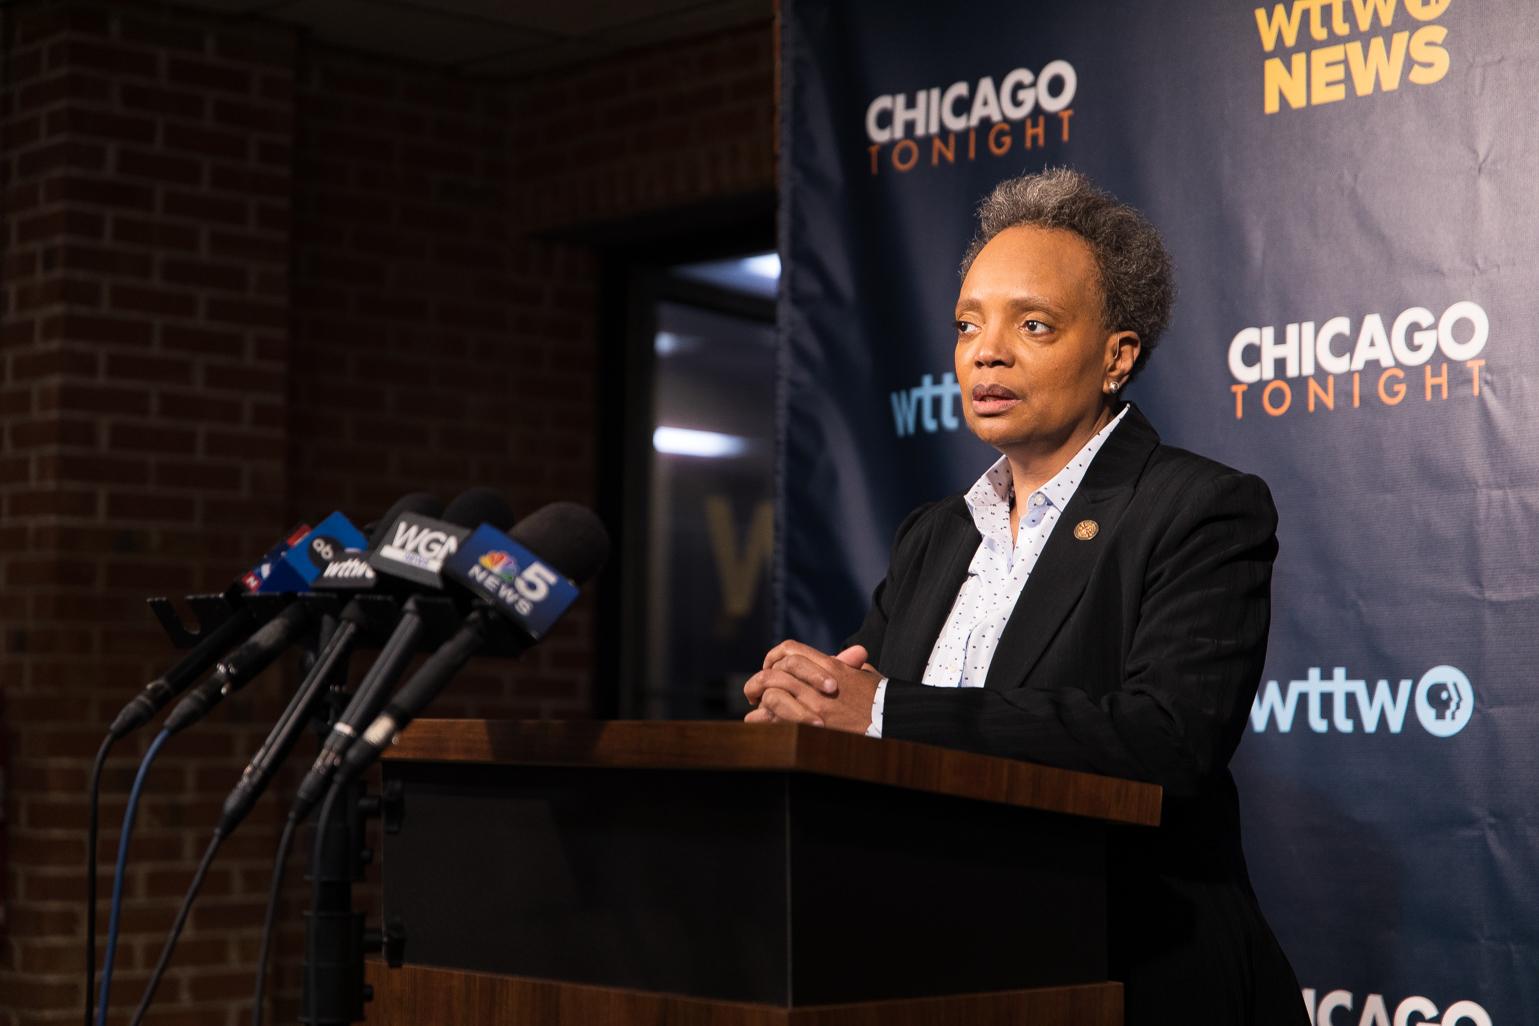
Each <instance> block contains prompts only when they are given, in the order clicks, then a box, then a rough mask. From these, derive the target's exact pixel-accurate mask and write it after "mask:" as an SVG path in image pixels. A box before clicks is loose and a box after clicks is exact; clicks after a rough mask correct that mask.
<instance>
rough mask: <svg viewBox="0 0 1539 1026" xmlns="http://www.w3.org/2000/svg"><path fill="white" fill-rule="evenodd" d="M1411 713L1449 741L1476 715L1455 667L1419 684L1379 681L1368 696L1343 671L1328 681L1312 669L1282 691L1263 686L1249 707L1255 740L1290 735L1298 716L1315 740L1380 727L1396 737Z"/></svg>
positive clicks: (1438, 669)
mask: <svg viewBox="0 0 1539 1026" xmlns="http://www.w3.org/2000/svg"><path fill="white" fill-rule="evenodd" d="M1413 685H1414V686H1413ZM1413 709H1414V710H1415V713H1416V719H1417V721H1418V722H1419V723H1420V724H1421V726H1422V729H1423V730H1425V731H1426V732H1427V733H1428V734H1431V735H1432V736H1433V737H1453V736H1454V735H1455V734H1457V733H1459V731H1461V730H1463V729H1464V728H1465V727H1466V726H1468V724H1469V722H1470V717H1471V716H1473V715H1474V714H1475V689H1474V688H1473V687H1472V686H1471V685H1470V679H1469V678H1468V677H1466V676H1465V675H1464V673H1463V671H1461V670H1460V669H1459V668H1458V667H1454V666H1434V667H1433V668H1432V669H1430V670H1428V671H1427V672H1426V673H1424V674H1422V675H1421V679H1420V680H1417V681H1412V680H1411V679H1410V678H1408V677H1407V678H1405V679H1402V680H1399V681H1390V680H1377V681H1374V682H1373V687H1372V690H1370V689H1369V682H1368V681H1366V680H1359V679H1356V678H1353V677H1348V676H1347V670H1346V667H1344V666H1337V667H1335V668H1334V669H1333V670H1332V671H1331V675H1330V676H1329V677H1327V676H1325V675H1324V671H1322V670H1321V669H1320V668H1319V667H1318V666H1311V667H1310V668H1309V671H1308V672H1307V673H1306V674H1305V675H1304V679H1303V680H1290V681H1288V682H1287V683H1286V685H1284V684H1280V683H1279V682H1277V681H1275V680H1269V681H1267V682H1266V684H1264V685H1263V686H1262V687H1261V689H1260V690H1259V691H1257V692H1256V698H1255V700H1254V701H1253V702H1252V703H1251V707H1250V727H1251V730H1253V731H1255V732H1256V733H1258V734H1263V733H1265V732H1266V731H1268V730H1272V729H1275V730H1276V731H1277V732H1278V733H1279V734H1287V733H1291V732H1292V730H1293V728H1294V725H1295V723H1296V722H1297V721H1298V720H1299V717H1300V713H1302V714H1303V721H1304V723H1305V724H1307V725H1308V727H1309V729H1310V730H1312V731H1313V732H1315V733H1316V734H1329V733H1331V732H1333V731H1334V732H1336V733H1339V734H1353V733H1356V732H1357V731H1358V730H1361V731H1362V732H1363V733H1364V734H1374V733H1377V732H1378V730H1379V729H1380V727H1383V728H1384V729H1385V730H1387V731H1388V732H1389V733H1391V734H1398V733H1400V732H1401V731H1402V730H1404V729H1405V721H1406V714H1407V713H1408V712H1410V711H1411V710H1413Z"/></svg>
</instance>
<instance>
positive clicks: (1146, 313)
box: [961, 167, 1176, 380]
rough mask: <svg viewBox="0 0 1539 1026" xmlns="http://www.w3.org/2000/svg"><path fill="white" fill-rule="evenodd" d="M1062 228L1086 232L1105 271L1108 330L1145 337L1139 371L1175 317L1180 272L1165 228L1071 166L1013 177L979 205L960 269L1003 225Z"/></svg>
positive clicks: (1135, 369)
mask: <svg viewBox="0 0 1539 1026" xmlns="http://www.w3.org/2000/svg"><path fill="white" fill-rule="evenodd" d="M1022 225H1031V226H1035V227H1038V228H1061V229H1064V230H1065V231H1071V232H1073V233H1074V234H1075V235H1078V236H1079V237H1080V238H1082V239H1084V240H1085V242H1086V244H1087V245H1089V247H1090V252H1091V255H1092V256H1093V257H1094V258H1095V264H1096V268H1097V270H1099V271H1100V276H1101V282H1100V285H1101V319H1102V322H1103V323H1104V324H1105V327H1106V330H1108V331H1131V332H1133V333H1135V334H1136V335H1137V336H1138V340H1139V342H1140V343H1141V345H1140V349H1139V353H1138V362H1137V363H1135V364H1134V365H1133V371H1132V373H1131V374H1129V375H1128V379H1129V380H1132V378H1133V377H1134V376H1135V375H1137V374H1138V372H1139V371H1140V370H1142V369H1143V366H1144V364H1145V363H1147V362H1148V361H1149V355H1150V354H1151V353H1153V352H1154V347H1155V346H1157V345H1158V344H1159V340H1160V335H1161V334H1163V333H1164V331H1165V326H1166V325H1167V324H1169V323H1170V308H1171V305H1172V304H1173V303H1174V302H1175V298H1176V282H1175V273H1174V271H1173V270H1172V268H1171V262H1170V254H1169V253H1168V252H1166V250H1165V243H1164V241H1163V240H1162V239H1161V238H1160V233H1159V231H1158V230H1156V229H1155V227H1154V225H1152V224H1150V223H1149V219H1148V218H1146V217H1144V215H1143V214H1141V213H1139V212H1138V211H1137V210H1135V209H1133V208H1132V207H1130V206H1128V205H1127V204H1126V203H1123V202H1122V201H1120V200H1118V199H1117V198H1116V197H1114V196H1112V195H1111V194H1110V193H1107V192H1103V191H1102V190H1101V189H1098V188H1097V187H1096V186H1095V184H1094V183H1093V182H1091V181H1090V179H1089V178H1086V177H1085V176H1084V175H1083V174H1081V173H1079V172H1078V171H1073V170H1070V169H1069V168H1066V167H1056V168H1047V169H1045V170H1043V171H1040V172H1038V173H1036V174H1025V175H1021V176H1019V177H1017V178H1008V179H1006V180H1005V181H1003V182H1000V183H999V184H998V185H996V186H994V189H993V191H992V192H990V193H989V194H988V196H986V197H985V198H984V200H983V202H982V203H980V204H979V205H978V231H977V233H976V234H975V235H974V236H973V240H972V242H971V243H970V244H969V245H968V247H967V252H966V253H965V254H964V255H963V257H962V267H961V274H962V277H964V278H965V277H966V276H967V269H968V268H969V267H971V266H972V265H973V258H974V257H976V256H977V255H978V251H979V250H981V249H983V247H984V246H986V245H987V244H988V242H989V240H990V239H992V238H994V236H996V235H998V234H999V233H1000V232H1002V231H1004V230H1005V229H1006V228H1016V227H1020V226H1022Z"/></svg>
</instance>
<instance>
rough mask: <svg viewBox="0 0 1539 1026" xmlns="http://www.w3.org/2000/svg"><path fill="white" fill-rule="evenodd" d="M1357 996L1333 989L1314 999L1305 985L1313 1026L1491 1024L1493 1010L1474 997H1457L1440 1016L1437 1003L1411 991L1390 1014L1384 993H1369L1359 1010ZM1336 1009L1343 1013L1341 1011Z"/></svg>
mask: <svg viewBox="0 0 1539 1026" xmlns="http://www.w3.org/2000/svg"><path fill="white" fill-rule="evenodd" d="M1356 1001H1357V999H1356V997H1355V995H1353V993H1352V992H1351V991H1349V990H1333V991H1331V992H1330V993H1328V994H1326V995H1325V996H1324V997H1322V998H1320V1000H1319V1003H1318V1004H1316V1002H1315V988H1313V987H1305V988H1304V1005H1305V1007H1306V1008H1308V1009H1309V1021H1310V1023H1311V1024H1312V1026H1492V1023H1491V1013H1490V1012H1487V1011H1486V1010H1485V1009H1484V1008H1482V1007H1481V1006H1480V1005H1478V1004H1476V1003H1475V1002H1473V1001H1455V1002H1454V1003H1453V1004H1451V1005H1449V1006H1448V1007H1447V1008H1446V1009H1444V1010H1443V1013H1442V1018H1438V1008H1437V1004H1436V1003H1435V1002H1433V1001H1431V1000H1430V999H1428V998H1424V997H1422V996H1420V995H1419V994H1412V995H1411V996H1410V997H1408V998H1406V999H1405V1000H1403V1001H1401V1002H1400V1003H1399V1004H1397V1005H1396V1006H1395V1011H1394V1014H1393V1015H1391V1014H1390V1010H1389V1005H1388V1003H1387V1002H1386V1001H1385V1000H1384V995H1383V994H1369V995H1368V996H1367V997H1365V998H1364V999H1363V1007H1362V1012H1361V1013H1360V1014H1357V1015H1354V1013H1355V1012H1357V1007H1356ZM1337 1012H1340V1013H1342V1014H1340V1015H1338V1014H1337Z"/></svg>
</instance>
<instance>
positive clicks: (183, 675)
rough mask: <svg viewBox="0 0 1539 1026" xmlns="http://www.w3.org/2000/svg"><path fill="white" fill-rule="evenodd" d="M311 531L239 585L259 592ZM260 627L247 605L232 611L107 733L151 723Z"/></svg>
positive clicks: (279, 548)
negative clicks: (271, 568) (270, 573)
mask: <svg viewBox="0 0 1539 1026" xmlns="http://www.w3.org/2000/svg"><path fill="white" fill-rule="evenodd" d="M309 532H310V525H309V524H301V525H300V526H299V527H297V528H295V529H294V530H293V531H291V532H290V533H289V536H288V538H287V539H286V540H285V541H283V542H280V543H279V544H278V545H275V546H274V547H273V548H272V550H271V551H269V552H268V553H267V555H266V556H264V557H263V558H262V560H261V561H260V562H259V563H258V564H257V566H256V567H254V568H252V569H251V570H248V571H246V572H245V573H244V574H242V575H241V576H240V577H239V578H237V586H238V587H240V588H241V589H242V590H244V591H257V590H258V589H259V588H260V587H261V584H262V580H263V578H264V573H263V571H264V570H265V569H266V568H267V567H268V566H270V565H271V564H272V563H274V562H275V561H276V560H277V559H278V558H279V557H280V556H282V555H283V553H284V552H285V551H286V550H287V549H289V548H291V547H292V546H293V545H294V544H295V543H296V542H298V541H299V540H300V539H301V538H303V537H304V536H305V535H306V534H308V533H309ZM256 629H257V620H256V618H255V617H254V616H252V615H251V612H250V611H249V610H248V609H246V607H245V606H241V607H240V608H239V609H236V610H235V611H234V612H233V613H231V614H230V617H229V618H228V619H227V620H225V621H224V622H223V623H221V624H220V625H219V626H218V627H215V628H214V629H213V630H211V631H208V632H207V633H206V634H205V635H204V636H203V638H202V639H201V640H200V641H199V642H198V643H197V644H196V645H194V646H193V649H192V651H190V652H188V653H187V654H186V655H185V656H183V657H182V658H181V660H180V661H179V662H177V664H176V665H175V666H173V667H171V668H170V669H169V670H167V671H166V672H165V673H163V674H161V675H160V676H159V677H156V678H155V679H154V680H152V681H150V682H149V683H148V684H146V685H145V686H144V690H143V691H141V692H140V693H139V694H137V695H135V696H134V697H133V700H132V701H130V702H129V703H128V704H127V705H125V706H123V708H122V710H121V711H120V712H119V713H118V715H117V718H116V719H114V720H113V721H112V725H111V726H109V727H108V728H107V734H108V736H109V737H111V738H112V739H113V740H114V741H115V740H117V739H118V738H120V737H122V736H123V735H125V734H127V733H128V732H129V731H131V730H133V729H134V728H136V727H139V726H142V725H143V724H145V723H148V722H149V721H150V720H151V719H153V718H154V716H155V714H156V713H158V712H160V710H161V709H164V708H165V707H166V705H167V703H169V702H170V701H171V699H173V698H175V697H176V696H177V695H179V694H181V693H182V691H183V690H185V689H186V687H187V686H188V685H189V684H191V683H192V682H193V681H195V680H197V679H198V678H199V677H201V676H203V674H204V673H205V672H207V671H208V669H209V668H210V667H211V666H213V665H214V664H215V663H216V662H218V661H219V657H220V656H222V655H224V653H226V652H228V651H229V650H230V646H231V645H234V644H236V643H237V642H239V641H241V640H242V639H244V638H247V637H249V636H250V635H251V633H252V632H253V631H255V630H256Z"/></svg>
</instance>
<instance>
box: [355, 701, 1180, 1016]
mask: <svg viewBox="0 0 1539 1026" xmlns="http://www.w3.org/2000/svg"><path fill="white" fill-rule="evenodd" d="M384 776H385V781H386V784H387V789H389V790H391V791H393V792H394V793H395V794H396V795H397V797H398V801H397V802H395V803H394V810H395V812H394V815H393V816H392V817H390V820H389V822H390V824H391V825H392V826H393V827H394V829H393V830H392V829H388V828H387V833H386V836H385V843H384V858H383V868H384V888H383V895H382V897H383V905H384V912H385V916H386V920H387V921H388V922H390V923H392V924H393V926H394V927H396V928H397V929H398V930H399V931H400V932H399V936H400V937H401V939H402V945H401V948H400V955H401V957H402V959H403V960H404V962H405V963H406V967H405V968H402V969H395V970H386V969H383V968H382V967H375V968H374V969H373V970H371V973H370V979H371V981H372V983H373V985H374V987H375V991H376V999H375V1001H374V1004H373V1005H372V1007H371V1009H370V1013H369V1017H370V1018H369V1021H370V1022H372V1023H375V1024H384V1026H450V1024H454V1026H459V1024H467V1026H468V1024H475V1026H499V1024H508V1026H512V1024H514V1023H517V1024H518V1026H542V1024H551V1026H554V1024H557V1023H561V1024H582V1026H586V1024H589V1023H594V1024H599V1023H602V1024H610V1023H613V1024H617V1026H625V1024H629V1023H635V1024H646V1026H665V1024H718V1023H719V1024H722V1026H726V1024H736V1023H753V1024H761V1023H762V1024H766V1026H767V1024H771V1023H774V1024H783V1026H790V1024H793V1023H794V1024H797V1026H814V1024H816V1026H846V1024H847V1026H855V1024H864V1023H870V1024H872V1026H877V1024H881V1026H902V1024H906V1023H915V1024H917V1023H927V1024H929V1023H945V1024H948V1026H950V1024H953V1023H954V1024H958V1026H961V1024H979V1023H996V1022H997V1023H1000V1024H1004V1023H1010V1024H1012V1026H1053V1024H1061V1026H1085V1024H1090V1026H1112V1024H1119V1023H1121V1021H1122V988H1121V986H1120V985H1119V984H1117V983H1114V982H1108V981H1107V976H1108V966H1107V942H1106V927H1107V919H1108V911H1109V910H1108V908H1107V890H1106V846H1107V840H1108V834H1109V832H1110V831H1111V830H1112V829H1113V828H1114V827H1115V826H1119V825H1126V826H1137V825H1154V824H1155V823H1157V822H1158V820H1159V805H1160V792H1159V789H1158V788H1155V787H1151V786H1149V785H1147V784H1139V783H1134V782H1131V781H1120V780H1110V779H1107V778H1103V777H1094V776H1090V775H1088V774H1083V773H1070V772H1066V771H1063V770H1055V769H1049V768H1046V767H1041V766H1033V765H1031V764H1029V763H1021V762H1012V761H1006V760H1001V759H989V758H985V757H982V756H977V755H969V754H967V753H963V752H952V751H948V750H945V749H940V748H932V747H929V746H925V745H915V744H905V743H904V742H901V741H873V740H871V739H870V738H864V737H854V736H851V735H847V734H839V733H836V732H834V731H827V730H816V729H812V728H799V727H794V726H792V725H789V724H775V725H770V726H753V725H749V724H689V723H559V724H555V723H553V724H518V723H484V722H476V721H432V720H425V721H419V722H418V723H416V724H414V725H413V727H412V729H411V730H410V731H409V732H408V733H407V734H406V735H405V736H404V737H403V738H402V740H401V743H400V745H399V746H398V747H397V748H396V750H395V751H394V752H392V753H391V756H390V757H389V758H388V759H387V760H386V762H385V766H384Z"/></svg>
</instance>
